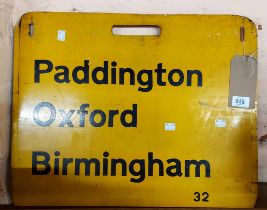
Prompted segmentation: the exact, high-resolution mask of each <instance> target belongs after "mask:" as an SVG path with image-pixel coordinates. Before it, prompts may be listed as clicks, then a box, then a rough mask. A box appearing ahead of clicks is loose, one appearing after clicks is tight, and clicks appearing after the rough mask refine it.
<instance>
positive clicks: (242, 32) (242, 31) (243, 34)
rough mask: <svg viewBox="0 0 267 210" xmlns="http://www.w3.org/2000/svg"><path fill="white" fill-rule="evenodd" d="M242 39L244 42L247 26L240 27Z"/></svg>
mask: <svg viewBox="0 0 267 210" xmlns="http://www.w3.org/2000/svg"><path fill="white" fill-rule="evenodd" d="M240 41H241V42H244V41H245V28H244V27H240Z"/></svg>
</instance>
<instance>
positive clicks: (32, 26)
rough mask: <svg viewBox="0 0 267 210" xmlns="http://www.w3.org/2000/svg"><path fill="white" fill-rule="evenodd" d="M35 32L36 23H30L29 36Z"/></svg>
mask: <svg viewBox="0 0 267 210" xmlns="http://www.w3.org/2000/svg"><path fill="white" fill-rule="evenodd" d="M33 33H34V25H33V23H30V24H29V36H30V37H32V36H33Z"/></svg>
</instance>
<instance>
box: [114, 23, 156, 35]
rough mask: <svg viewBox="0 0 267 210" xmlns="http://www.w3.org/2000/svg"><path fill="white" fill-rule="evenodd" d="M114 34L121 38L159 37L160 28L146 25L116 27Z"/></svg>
mask: <svg viewBox="0 0 267 210" xmlns="http://www.w3.org/2000/svg"><path fill="white" fill-rule="evenodd" d="M112 34H113V35H121V36H159V35H160V27H158V26H145V25H135V26H128V25H125V26H123V25H115V26H113V27H112Z"/></svg>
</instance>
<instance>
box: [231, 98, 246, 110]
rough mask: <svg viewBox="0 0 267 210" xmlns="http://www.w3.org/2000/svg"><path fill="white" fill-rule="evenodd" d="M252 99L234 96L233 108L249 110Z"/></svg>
mask: <svg viewBox="0 0 267 210" xmlns="http://www.w3.org/2000/svg"><path fill="white" fill-rule="evenodd" d="M249 103H250V97H243V96H233V98H232V106H235V107H241V108H249Z"/></svg>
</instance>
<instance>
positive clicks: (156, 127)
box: [11, 12, 257, 207]
mask: <svg viewBox="0 0 267 210" xmlns="http://www.w3.org/2000/svg"><path fill="white" fill-rule="evenodd" d="M126 26H127V27H126ZM115 27H116V28H115ZM144 27H149V28H150V29H157V30H158V32H159V34H152V35H148V34H123V33H115V31H116V30H114V29H130V31H133V30H137V31H138V30H139V29H140V28H141V29H142V28H144ZM140 31H142V30H139V32H140ZM256 37H257V31H256V28H255V25H254V23H253V22H252V21H250V20H249V19H247V18H245V17H241V16H231V15H129V14H86V13H84V14H83V13H45V12H38V13H28V14H25V15H24V16H23V17H22V18H21V21H20V23H19V24H18V25H17V27H16V31H15V44H14V76H13V78H14V83H13V85H14V86H13V112H12V114H13V130H12V164H11V167H12V198H13V201H14V204H15V205H24V206H25V205H26V206H31V205H34V206H151V207H152V206H153V207H154V206H158V207H178V206H179V207H253V206H254V203H255V200H256V197H257V137H256V106H255V104H256V100H255V97H256V96H255V95H256V94H255V93H256V78H257V38H256Z"/></svg>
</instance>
